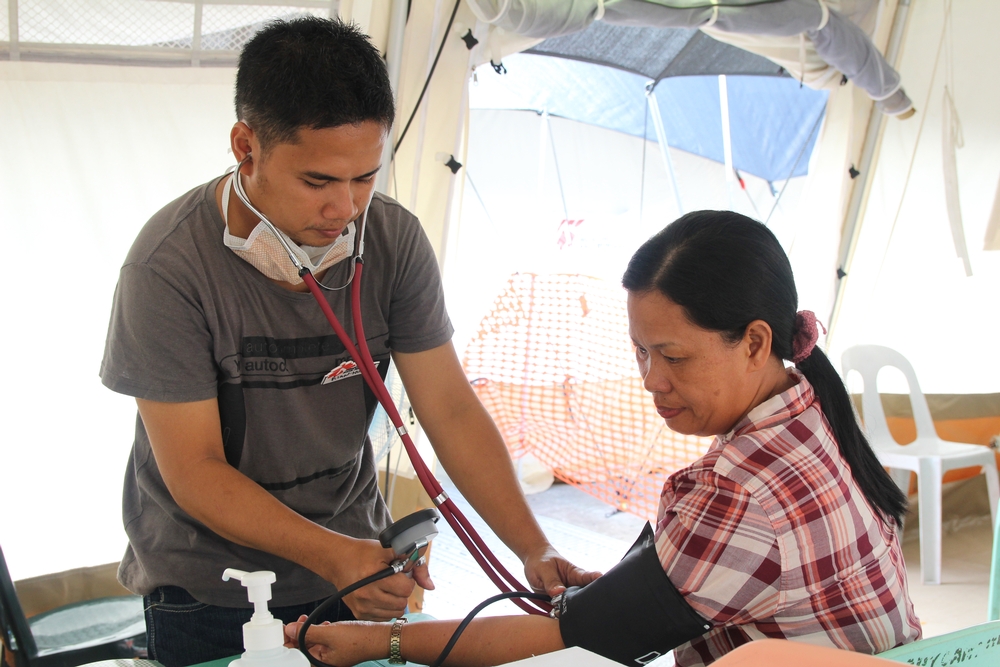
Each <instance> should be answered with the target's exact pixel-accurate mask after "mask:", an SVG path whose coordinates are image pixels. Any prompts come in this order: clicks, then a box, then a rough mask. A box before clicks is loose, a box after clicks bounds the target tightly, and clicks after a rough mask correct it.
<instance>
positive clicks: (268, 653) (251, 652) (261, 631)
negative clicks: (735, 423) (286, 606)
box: [222, 568, 309, 667]
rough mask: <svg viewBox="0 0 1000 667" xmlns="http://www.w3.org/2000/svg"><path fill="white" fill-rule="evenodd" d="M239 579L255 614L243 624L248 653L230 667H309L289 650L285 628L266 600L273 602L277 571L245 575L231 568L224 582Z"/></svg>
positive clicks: (300, 655) (224, 576) (300, 656)
mask: <svg viewBox="0 0 1000 667" xmlns="http://www.w3.org/2000/svg"><path fill="white" fill-rule="evenodd" d="M231 578H232V579H239V580H240V582H241V583H242V584H243V585H244V586H245V587H246V589H247V595H248V596H249V598H250V602H253V606H254V613H253V616H252V617H251V618H250V622H249V623H244V624H243V647H244V648H245V649H246V652H245V653H244V654H243V655H242V656H241V657H240V658H239V659H238V660H234V661H233V662H232V663H230V667H309V660H308V659H306V657H305V656H304V655H302V653H301V652H300V651H298V650H295V649H290V648H286V647H285V645H284V643H285V634H284V625H282V623H281V621H279V620H278V619H276V618H275V617H274V616H272V615H271V612H270V611H268V609H267V601H268V600H270V599H271V584H273V583H274V582H275V581H276V580H277V577H275V576H274V572H268V571H266V570H265V571H262V572H244V571H242V570H234V569H233V568H228V569H227V570H226V571H225V572H223V573H222V580H223V581H229V580H230V579H231Z"/></svg>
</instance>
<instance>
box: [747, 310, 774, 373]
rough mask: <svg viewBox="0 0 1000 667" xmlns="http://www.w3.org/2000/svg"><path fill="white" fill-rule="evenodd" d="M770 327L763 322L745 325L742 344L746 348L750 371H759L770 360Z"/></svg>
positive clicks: (757, 321) (755, 321)
mask: <svg viewBox="0 0 1000 667" xmlns="http://www.w3.org/2000/svg"><path fill="white" fill-rule="evenodd" d="M772 339H773V336H772V332H771V326H770V325H769V324H768V323H767V322H765V321H764V320H754V321H753V322H751V323H750V324H748V325H747V329H746V333H744V334H743V343H744V345H746V346H747V350H748V355H747V362H748V364H749V368H750V370H754V371H756V370H760V369H761V368H763V367H764V365H765V364H766V363H767V361H768V359H770V358H771V341H772Z"/></svg>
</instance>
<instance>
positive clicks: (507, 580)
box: [301, 258, 549, 614]
mask: <svg viewBox="0 0 1000 667" xmlns="http://www.w3.org/2000/svg"><path fill="white" fill-rule="evenodd" d="M363 270H364V261H363V260H361V259H360V258H358V259H357V260H356V266H355V275H354V280H353V282H352V284H351V315H352V319H353V320H354V331H355V337H356V339H357V341H358V345H357V347H355V345H354V344H353V343H352V342H351V339H350V338H349V337H348V336H347V332H346V331H345V330H344V328H343V327H342V326H341V325H340V322H339V321H338V320H337V317H336V315H334V313H333V310H332V309H331V308H330V304H329V303H328V302H327V300H326V299H325V298H324V296H323V292H322V290H321V288H320V285H319V283H318V282H317V281H316V278H315V277H314V276H313V275H312V273H311V272H309V271H308V270H306V271H304V272H302V273H301V276H302V280H303V282H305V284H306V285H307V286H308V287H309V291H310V292H311V293H312V295H313V297H314V298H315V299H316V302H317V303H318V304H319V307H320V309H321V310H322V311H323V314H324V315H325V316H326V319H327V320H328V321H329V322H330V325H331V326H332V327H333V330H334V332H336V334H337V338H339V339H340V341H341V343H342V344H343V345H344V347H345V348H346V349H347V352H348V354H350V355H351V358H352V359H354V361H355V363H357V364H358V370H359V371H361V376H362V378H363V379H364V381H365V383H366V384H367V385H368V387H369V388H370V389H371V390H372V392H373V393H374V394H375V397H376V398H377V399H378V401H379V403H380V404H381V405H382V407H383V409H385V411H386V414H387V415H388V416H389V419H390V421H391V422H392V425H393V426H394V427H395V428H396V432H397V433H399V436H400V438H401V439H402V441H403V447H404V448H405V449H406V453H407V456H409V458H410V462H411V463H412V464H413V470H414V472H416V474H417V478H418V479H419V480H420V484H421V485H422V486H423V487H424V490H425V491H427V494H428V495H429V496H430V497H431V499H432V500H433V501H434V504H435V505H436V506H437V507H438V509H440V510H441V514H442V515H444V518H445V520H446V521H447V522H448V524H449V525H450V526H451V527H452V529H453V530H454V531H455V534H456V535H458V538H459V539H460V540H461V541H462V544H464V545H465V547H466V549H468V550H469V553H470V554H472V557H473V558H474V559H475V560H476V562H477V563H479V566H480V567H481V568H482V569H483V572H485V573H486V576H487V577H489V578H490V580H491V581H492V582H493V583H494V584H495V585H496V586H497V588H499V589H500V590H501V591H502V592H504V593H507V592H514V591H520V592H527V589H526V588H525V587H524V586H523V585H522V584H521V583H520V582H519V581H518V580H517V578H516V577H514V576H513V575H512V574H511V573H510V572H509V571H508V570H507V568H505V567H504V566H503V564H502V563H500V561H499V559H497V557H496V555H495V554H493V552H492V551H490V549H489V547H487V546H486V543H485V542H484V541H483V538H482V537H480V535H479V533H478V532H476V529H475V528H473V526H472V524H471V523H470V522H469V520H468V519H467V518H466V517H465V515H464V514H463V513H462V511H461V510H459V509H458V507H457V506H456V505H455V503H454V501H452V500H451V498H449V497H448V494H446V493H445V492H444V490H443V489H442V488H441V484H440V483H439V482H438V481H437V479H435V478H434V475H433V474H432V473H431V471H430V470H429V469H428V468H427V464H426V463H424V460H423V458H421V456H420V453H419V452H418V451H417V448H416V446H415V445H414V444H413V439H412V438H410V434H409V433H407V431H406V427H405V426H404V425H403V419H402V417H400V415H399V411H398V410H397V409H396V404H395V403H394V402H393V400H392V397H391V396H390V394H389V390H388V389H387V388H386V386H385V383H384V382H383V381H382V378H381V376H380V375H379V374H378V370H377V369H376V368H375V362H374V360H373V359H372V356H371V353H370V352H369V351H368V344H367V342H366V340H365V334H364V328H363V326H362V322H361V275H362V272H363ZM512 601H513V602H514V603H515V604H517V605H518V606H519V607H520V608H521V609H523V610H524V611H526V612H528V613H530V614H548V612H549V609H548V607H549V605H547V604H545V603H543V602H538V601H533V602H535V605H536V606H534V607H533V606H531V605H530V604H528V603H527V602H526V601H525V600H524V599H520V598H515V599H513V600H512Z"/></svg>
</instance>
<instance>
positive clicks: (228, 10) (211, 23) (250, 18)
mask: <svg viewBox="0 0 1000 667" xmlns="http://www.w3.org/2000/svg"><path fill="white" fill-rule="evenodd" d="M307 15H312V16H319V17H327V16H329V15H330V11H329V10H328V9H315V8H313V9H310V8H308V7H285V6H281V5H206V6H205V7H204V9H202V15H201V48H203V49H206V50H231V51H238V50H239V49H241V48H243V45H244V44H246V42H247V40H249V39H250V38H251V37H252V36H253V34H254V33H256V32H257V31H258V30H260V29H261V28H262V27H263V26H264V24H265V23H267V22H268V21H273V20H274V19H285V20H288V19H293V18H299V17H302V16H307Z"/></svg>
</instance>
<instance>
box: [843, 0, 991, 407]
mask: <svg viewBox="0 0 1000 667" xmlns="http://www.w3.org/2000/svg"><path fill="white" fill-rule="evenodd" d="M943 7H944V3H943V2H917V3H914V4H913V7H912V9H911V12H912V14H911V17H910V23H909V27H908V31H907V35H906V41H905V44H904V48H903V52H902V57H901V60H900V72H901V74H902V75H903V77H904V78H905V79H906V81H907V82H908V85H909V87H910V91H911V92H912V93H913V94H914V98H915V99H916V100H918V104H919V106H920V107H921V110H920V111H919V112H918V116H916V117H914V118H913V119H911V120H909V121H906V122H898V121H895V120H891V119H890V120H889V121H888V122H887V124H886V127H885V131H884V135H883V137H882V141H881V146H880V148H879V153H878V160H877V163H876V167H875V170H874V173H873V174H872V175H871V179H872V186H871V192H870V194H869V195H868V200H867V203H866V205H865V207H864V209H863V211H862V215H863V218H862V229H861V234H860V237H859V240H858V246H857V251H856V254H855V257H854V262H853V264H852V268H851V271H850V274H849V276H848V278H847V283H846V286H845V289H846V291H845V295H844V305H843V309H842V311H841V316H840V319H839V321H838V324H837V330H836V333H835V335H834V339H833V348H832V349H831V353H832V358H834V359H835V360H836V359H839V355H840V351H841V350H844V349H846V348H847V347H850V346H851V345H856V344H861V343H873V344H879V345H886V346H889V347H892V348H894V349H897V350H899V351H900V352H901V353H902V354H903V355H904V356H905V357H906V358H907V359H909V361H910V362H911V363H912V364H913V367H914V369H915V370H916V373H917V376H918V377H919V378H920V384H921V388H922V389H923V390H924V391H925V392H927V393H932V394H933V393H990V392H996V391H998V389H1000V355H997V354H996V353H995V347H996V343H995V340H996V336H997V332H998V331H1000V308H998V307H997V290H998V285H1000V253H996V252H986V251H984V250H983V249H982V247H981V245H980V244H979V243H970V247H969V249H968V250H969V260H970V263H971V266H972V271H973V275H972V276H971V277H967V276H966V273H965V269H964V267H963V262H962V260H961V259H960V258H958V257H956V256H955V245H954V242H953V239H952V233H951V228H950V225H949V220H948V208H947V203H946V198H945V184H944V173H943V168H942V141H943V138H942V136H941V134H940V133H941V132H942V129H943V128H944V127H946V126H945V124H944V122H943V120H944V119H943V117H942V109H943V107H944V104H943V95H944V84H945V81H946V76H945V69H944V67H945V60H944V58H941V59H940V60H939V61H938V62H937V63H936V64H935V55H936V54H935V51H936V45H937V44H938V43H939V42H940V40H941V38H942V36H943V31H944V30H945V28H946V26H947V22H946V21H945V20H944V13H943ZM952 20H953V25H952V26H951V27H950V28H949V29H950V30H951V32H952V34H953V36H954V42H953V44H952V49H953V51H952V58H953V61H954V84H953V87H950V88H949V91H950V93H951V94H952V96H953V99H954V103H955V109H956V110H957V112H958V114H959V115H960V117H961V120H962V133H963V136H964V138H965V142H964V144H965V145H964V147H963V148H957V150H956V151H955V159H956V170H957V174H958V180H959V182H960V183H961V188H960V191H959V195H960V198H959V202H960V204H961V212H962V219H963V223H964V226H965V234H966V237H967V238H969V239H981V238H983V237H984V235H985V233H986V230H987V224H988V220H989V218H990V215H991V210H992V209H993V204H994V198H995V193H996V188H997V181H998V177H1000V124H998V123H997V109H1000V89H998V88H997V87H996V86H990V85H987V84H985V83H984V81H983V79H982V77H981V74H982V64H983V63H988V62H996V61H997V60H998V59H1000V42H998V41H997V39H996V36H995V30H994V26H996V25H998V23H1000V4H998V3H994V2H985V1H982V2H961V3H955V4H954V5H953V9H952ZM945 36H946V35H945ZM946 48H947V45H946ZM935 70H936V74H935ZM932 78H933V80H934V85H933V86H931V80H932ZM924 100H927V101H928V103H927V104H926V105H924ZM924 106H926V109H924V108H923V107H924ZM920 114H927V118H926V121H925V122H924V127H923V133H922V135H921V136H920V137H919V142H918V141H917V139H918V136H917V135H918V132H919V130H920V125H919V123H918V122H914V121H918V119H919V118H920ZM911 162H912V173H911V175H910V177H909V183H908V184H907V174H908V173H910V172H911ZM904 185H905V186H906V189H905V193H904ZM883 390H884V391H902V390H903V388H902V387H901V386H900V385H899V384H898V383H897V384H895V385H891V384H890V385H888V386H887V387H886V388H884V389H883Z"/></svg>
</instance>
